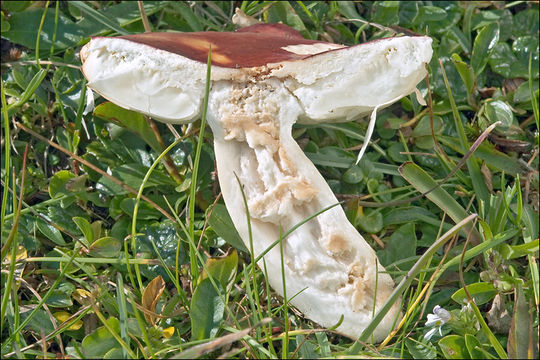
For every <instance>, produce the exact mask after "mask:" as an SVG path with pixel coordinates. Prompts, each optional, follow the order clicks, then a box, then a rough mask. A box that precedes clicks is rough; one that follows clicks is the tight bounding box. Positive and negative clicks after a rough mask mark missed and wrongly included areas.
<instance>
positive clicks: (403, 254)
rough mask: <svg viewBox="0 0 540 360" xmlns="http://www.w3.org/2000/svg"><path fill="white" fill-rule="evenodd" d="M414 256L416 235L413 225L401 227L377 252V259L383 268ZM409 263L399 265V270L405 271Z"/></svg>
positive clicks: (410, 263)
mask: <svg viewBox="0 0 540 360" xmlns="http://www.w3.org/2000/svg"><path fill="white" fill-rule="evenodd" d="M415 255H416V233H415V226H414V224H411V223H408V224H404V225H401V226H400V227H399V228H398V229H396V231H394V233H393V234H392V235H391V236H390V238H389V239H388V240H386V241H385V247H384V249H383V250H379V251H377V257H378V258H379V260H380V261H381V264H382V265H383V266H385V267H387V266H389V265H391V264H393V263H395V262H398V261H400V260H403V259H407V258H412V257H414V256H415ZM410 265H412V262H411V261H407V262H406V263H400V264H398V265H397V266H398V267H399V268H400V269H403V270H407V269H408V268H409V267H410Z"/></svg>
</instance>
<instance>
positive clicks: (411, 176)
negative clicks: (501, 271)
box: [399, 162, 481, 244]
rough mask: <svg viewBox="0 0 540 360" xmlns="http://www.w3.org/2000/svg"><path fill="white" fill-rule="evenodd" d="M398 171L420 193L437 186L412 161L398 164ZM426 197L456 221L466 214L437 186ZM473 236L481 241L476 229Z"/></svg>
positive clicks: (466, 228)
mask: <svg viewBox="0 0 540 360" xmlns="http://www.w3.org/2000/svg"><path fill="white" fill-rule="evenodd" d="M399 172H400V173H401V175H402V176H403V178H404V179H405V180H407V181H408V182H409V183H410V184H411V185H412V186H414V187H415V189H416V190H418V191H419V192H421V193H425V192H427V191H429V190H430V189H433V188H434V187H436V186H437V183H436V182H435V180H433V178H432V177H431V176H429V174H428V173H427V172H425V171H424V170H423V169H422V168H421V167H419V166H418V165H416V164H414V163H411V162H406V163H404V164H403V165H401V166H400V168H399ZM426 197H427V198H428V199H429V200H431V201H432V202H433V203H435V205H437V206H438V207H439V208H440V209H441V210H443V211H444V212H445V213H447V214H448V215H449V216H450V217H451V218H452V220H454V221H455V222H456V223H458V222H460V221H462V220H463V219H465V218H466V217H467V216H468V214H467V211H465V209H464V208H463V207H462V206H461V205H460V204H459V203H458V202H457V201H456V200H455V199H454V198H453V197H452V196H451V195H450V194H448V193H447V192H446V190H444V189H443V188H441V187H437V188H436V189H434V190H433V191H432V192H430V193H428V194H427V195H426ZM471 226H472V225H470V224H468V225H467V226H466V227H465V229H464V230H465V231H467V232H468V231H469V230H470V228H471ZM473 237H474V238H475V241H476V244H478V243H479V242H480V241H481V235H480V233H479V232H478V231H477V230H476V229H473Z"/></svg>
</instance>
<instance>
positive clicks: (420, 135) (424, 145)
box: [412, 115, 444, 149]
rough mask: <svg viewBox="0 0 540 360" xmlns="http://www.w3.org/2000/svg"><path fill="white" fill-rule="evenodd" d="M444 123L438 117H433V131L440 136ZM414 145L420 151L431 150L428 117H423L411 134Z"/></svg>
mask: <svg viewBox="0 0 540 360" xmlns="http://www.w3.org/2000/svg"><path fill="white" fill-rule="evenodd" d="M443 128H444V123H443V120H442V119H441V117H440V116H433V131H434V132H435V134H436V135H437V134H440V133H441V132H442V131H443ZM412 137H413V138H414V143H415V144H416V146H418V147H419V148H420V149H432V148H433V146H434V143H433V136H432V135H431V121H430V118H429V116H428V115H426V116H423V117H422V118H421V119H420V121H419V122H418V124H417V125H416V127H415V128H414V130H413V132H412Z"/></svg>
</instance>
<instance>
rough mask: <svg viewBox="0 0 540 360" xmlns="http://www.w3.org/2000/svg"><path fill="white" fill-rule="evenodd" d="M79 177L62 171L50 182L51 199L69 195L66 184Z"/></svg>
mask: <svg viewBox="0 0 540 360" xmlns="http://www.w3.org/2000/svg"><path fill="white" fill-rule="evenodd" d="M75 177H77V176H76V175H75V174H73V173H71V172H70V171H68V170H60V171H58V172H57V173H56V174H54V175H53V177H51V180H49V196H50V197H51V198H53V199H54V198H55V197H59V196H61V195H67V194H69V193H70V192H69V191H68V190H67V189H66V184H67V183H68V182H69V181H70V180H71V179H74V178H75Z"/></svg>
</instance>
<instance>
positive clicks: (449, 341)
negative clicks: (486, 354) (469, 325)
mask: <svg viewBox="0 0 540 360" xmlns="http://www.w3.org/2000/svg"><path fill="white" fill-rule="evenodd" d="M439 347H440V348H441V351H442V353H443V355H444V357H445V358H446V359H470V358H469V352H468V350H467V345H466V344H465V339H464V338H463V337H462V336H459V335H448V336H445V337H443V338H442V339H441V340H439Z"/></svg>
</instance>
